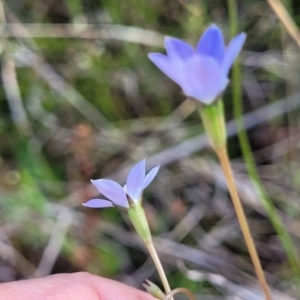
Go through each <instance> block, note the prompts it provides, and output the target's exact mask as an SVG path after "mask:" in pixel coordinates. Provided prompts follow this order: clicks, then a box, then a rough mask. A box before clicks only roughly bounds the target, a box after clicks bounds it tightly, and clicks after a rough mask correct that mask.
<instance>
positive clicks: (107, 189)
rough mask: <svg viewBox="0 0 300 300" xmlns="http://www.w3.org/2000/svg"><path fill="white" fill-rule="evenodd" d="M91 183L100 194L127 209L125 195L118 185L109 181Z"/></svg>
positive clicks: (99, 180) (93, 181) (102, 180)
mask: <svg viewBox="0 0 300 300" xmlns="http://www.w3.org/2000/svg"><path fill="white" fill-rule="evenodd" d="M91 182H92V184H93V185H94V186H95V187H96V188H97V189H98V191H99V192H100V193H101V194H103V195H104V196H105V197H107V198H108V199H109V200H111V201H112V202H113V203H114V204H116V205H118V206H123V207H126V208H128V207H129V204H128V200H127V198H126V194H125V192H124V190H123V188H122V187H121V186H120V185H119V184H118V183H116V182H114V181H112V180H109V179H98V180H91Z"/></svg>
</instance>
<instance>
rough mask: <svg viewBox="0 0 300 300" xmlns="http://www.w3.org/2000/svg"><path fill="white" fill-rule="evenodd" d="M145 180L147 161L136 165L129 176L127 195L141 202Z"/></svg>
mask: <svg viewBox="0 0 300 300" xmlns="http://www.w3.org/2000/svg"><path fill="white" fill-rule="evenodd" d="M144 180H145V160H144V159H143V160H142V161H141V162H139V163H138V164H137V165H135V166H134V167H133V168H132V169H131V171H130V172H129V174H128V177H127V181H126V189H127V194H128V195H129V196H130V198H131V199H132V200H133V201H135V202H137V201H139V200H140V197H141V194H142V191H143V184H144Z"/></svg>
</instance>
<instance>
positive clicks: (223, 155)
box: [217, 145, 272, 300]
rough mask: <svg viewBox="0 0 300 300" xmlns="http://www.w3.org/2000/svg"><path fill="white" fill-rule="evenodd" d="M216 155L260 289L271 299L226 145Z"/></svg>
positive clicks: (268, 299)
mask: <svg viewBox="0 0 300 300" xmlns="http://www.w3.org/2000/svg"><path fill="white" fill-rule="evenodd" d="M217 155H218V157H219V160H220V162H221V165H222V168H223V172H224V175H225V178H226V180H227V185H228V190H229V193H230V196H231V199H232V203H233V206H234V209H235V211H236V214H237V218H238V221H239V223H240V227H241V230H242V233H243V235H244V238H245V241H246V245H247V247H248V250H249V254H250V256H251V259H252V263H253V265H254V268H255V271H256V275H257V278H258V280H259V283H260V285H261V287H262V290H263V292H264V294H265V298H266V299H267V300H271V299H272V296H271V293H270V290H269V287H268V284H267V281H266V279H265V275H264V272H263V270H262V267H261V264H260V260H259V257H258V254H257V251H256V247H255V244H254V241H253V238H252V235H251V232H250V229H249V225H248V222H247V219H246V215H245V212H244V209H243V206H242V203H241V200H240V198H239V195H238V193H237V190H236V186H235V182H234V176H233V172H232V168H231V165H230V161H229V158H228V153H227V148H226V145H224V147H223V149H221V150H219V151H217Z"/></svg>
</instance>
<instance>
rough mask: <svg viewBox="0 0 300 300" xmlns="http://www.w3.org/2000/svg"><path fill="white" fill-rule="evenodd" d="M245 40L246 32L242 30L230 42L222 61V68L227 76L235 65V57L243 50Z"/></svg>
mask: <svg viewBox="0 0 300 300" xmlns="http://www.w3.org/2000/svg"><path fill="white" fill-rule="evenodd" d="M245 40H246V34H245V33H243V32H242V33H240V34H239V35H237V36H236V37H234V38H233V39H232V40H231V42H230V43H229V45H228V47H227V49H226V51H225V55H224V57H223V60H222V63H221V66H222V70H223V72H224V73H225V75H226V76H227V75H228V73H229V70H230V68H231V66H232V65H233V63H234V61H235V59H236V58H237V56H238V55H239V53H240V52H241V50H242V47H243V45H244V43H245Z"/></svg>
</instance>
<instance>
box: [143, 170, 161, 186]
mask: <svg viewBox="0 0 300 300" xmlns="http://www.w3.org/2000/svg"><path fill="white" fill-rule="evenodd" d="M158 170H159V166H157V167H155V168H153V169H152V170H151V171H150V172H149V173H148V174H147V176H146V178H145V180H144V184H143V190H144V189H145V188H146V187H147V186H148V185H149V184H150V183H151V182H152V180H153V179H154V178H155V176H156V174H157V172H158Z"/></svg>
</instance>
